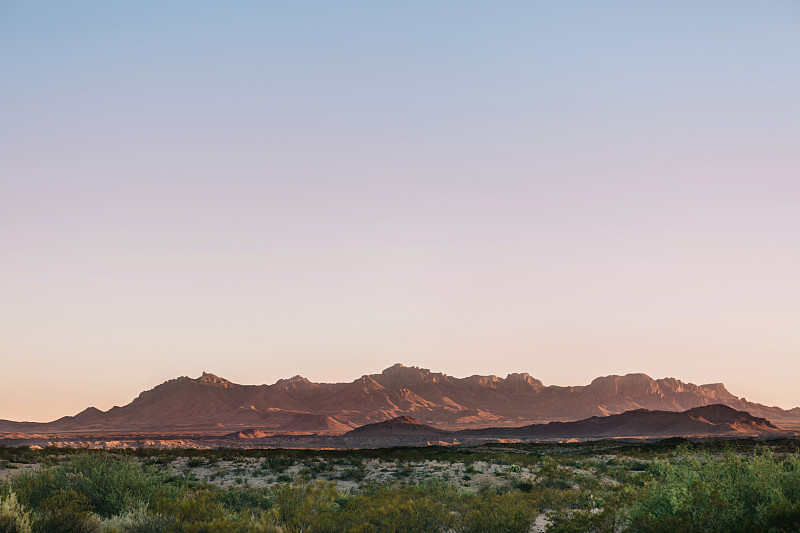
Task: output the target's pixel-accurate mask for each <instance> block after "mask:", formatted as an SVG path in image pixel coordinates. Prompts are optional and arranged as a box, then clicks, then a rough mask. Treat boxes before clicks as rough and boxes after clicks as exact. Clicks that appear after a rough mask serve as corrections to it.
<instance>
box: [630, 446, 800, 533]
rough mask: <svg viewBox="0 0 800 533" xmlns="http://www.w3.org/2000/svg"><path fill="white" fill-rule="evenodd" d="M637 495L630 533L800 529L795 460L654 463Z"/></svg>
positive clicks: (733, 457)
mask: <svg viewBox="0 0 800 533" xmlns="http://www.w3.org/2000/svg"><path fill="white" fill-rule="evenodd" d="M652 470H653V479H652V480H651V481H649V482H648V483H646V485H645V486H644V488H643V489H642V490H641V491H638V492H637V497H636V499H635V501H634V504H633V506H632V509H631V512H630V520H631V525H630V531H632V532H648V533H659V532H671V531H685V532H689V533H692V532H697V533H700V532H718V531H719V532H723V531H724V532H729V533H739V532H741V533H746V532H761V531H765V532H767V531H769V532H772V533H778V532H796V531H800V459H798V457H797V456H793V457H790V458H788V459H785V460H778V459H776V458H775V457H774V456H773V454H772V453H771V452H770V451H763V452H759V453H757V454H756V455H755V456H753V457H750V458H743V457H742V456H740V455H737V454H734V453H733V452H730V451H728V452H727V453H725V455H724V456H723V457H722V458H721V459H716V458H714V457H712V456H711V455H708V454H702V455H701V454H686V455H685V456H684V457H681V458H679V459H678V460H676V461H674V462H659V463H656V464H655V465H654V466H653V468H652Z"/></svg>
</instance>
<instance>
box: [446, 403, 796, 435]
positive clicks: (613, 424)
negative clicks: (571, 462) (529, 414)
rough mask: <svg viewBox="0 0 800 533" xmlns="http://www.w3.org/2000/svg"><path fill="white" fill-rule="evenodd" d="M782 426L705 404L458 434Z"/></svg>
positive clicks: (754, 431)
mask: <svg viewBox="0 0 800 533" xmlns="http://www.w3.org/2000/svg"><path fill="white" fill-rule="evenodd" d="M783 432H784V430H783V429H781V428H779V427H776V426H775V425H774V424H772V423H771V422H769V421H768V420H766V419H764V418H758V417H754V416H752V415H750V414H749V413H746V412H743V411H737V410H736V409H733V408H731V407H728V406H726V405H720V404H716V405H706V406H703V407H695V408H694V409H689V410H687V411H682V412H675V411H649V410H647V409H637V410H634V411H626V412H624V413H621V414H616V415H608V416H602V417H597V416H596V417H591V418H588V419H586V420H578V421H575V422H550V423H548V424H532V425H529V426H523V427H519V428H484V429H475V430H464V431H460V432H458V435H459V436H472V437H475V436H480V435H491V436H495V437H498V436H500V437H516V438H559V437H563V438H603V437H668V436H770V435H777V434H780V433H783Z"/></svg>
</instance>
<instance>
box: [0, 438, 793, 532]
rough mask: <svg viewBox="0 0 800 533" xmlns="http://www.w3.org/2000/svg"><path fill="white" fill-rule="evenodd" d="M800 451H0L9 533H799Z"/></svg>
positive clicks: (745, 447) (1, 525)
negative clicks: (532, 532)
mask: <svg viewBox="0 0 800 533" xmlns="http://www.w3.org/2000/svg"><path fill="white" fill-rule="evenodd" d="M799 446H800V443H798V442H797V441H791V440H774V441H766V442H755V441H748V440H741V441H719V442H704V443H700V444H697V443H695V444H692V443H689V442H685V441H682V440H667V441H661V442H658V443H650V444H627V443H622V442H615V441H600V442H589V443H574V444H525V445H520V444H503V445H490V446H478V447H469V448H454V447H427V448H389V449H376V450H238V451H236V450H218V451H213V450H202V451H201V450H169V451H164V450H148V449H140V450H120V451H98V450H68V449H59V448H45V449H38V450H36V449H29V448H0V533H5V532H48V533H49V532H54V533H55V532H58V533H69V532H107V533H111V532H119V533H147V532H157V531H164V532H253V533H255V532H272V533H278V532H286V533H290V532H292V533H294V532H339V531H346V532H359V533H367V532H398V533H400V532H447V533H458V532H492V533H504V532H508V533H511V532H530V531H540V532H545V531H547V532H607V533H613V532H655V533H658V532H679V531H680V532H734V533H735V532H775V533H777V532H797V531H800V457H799V456H798V451H799V450H800V448H799Z"/></svg>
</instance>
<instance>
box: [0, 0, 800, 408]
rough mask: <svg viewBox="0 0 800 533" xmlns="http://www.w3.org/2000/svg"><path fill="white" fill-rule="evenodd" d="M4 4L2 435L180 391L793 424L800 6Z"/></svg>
mask: <svg viewBox="0 0 800 533" xmlns="http://www.w3.org/2000/svg"><path fill="white" fill-rule="evenodd" d="M163 4H164V3H162V2H129V3H127V4H124V3H120V2H116V3H110V2H22V1H5V2H0V250H2V252H1V253H2V256H1V257H0V258H1V259H2V260H1V261H0V359H1V360H2V367H3V374H4V378H3V379H4V383H3V387H0V418H11V419H23V418H26V419H35V420H45V419H52V418H56V417H58V416H61V415H64V414H74V413H75V412H77V411H79V410H81V409H83V408H84V407H86V406H87V405H96V406H98V407H100V408H103V409H107V408H108V407H110V406H112V405H114V404H123V403H127V402H128V401H130V400H131V399H132V398H133V397H134V396H135V394H136V393H138V392H139V391H140V390H142V389H145V388H151V387H152V386H153V385H155V384H157V383H159V382H161V381H163V380H165V379H168V378H171V377H175V376H177V375H184V374H186V375H193V376H194V375H198V374H200V372H202V371H203V370H206V371H210V372H214V373H217V374H220V375H222V376H224V377H227V378H229V379H232V380H234V381H238V382H243V383H264V382H273V381H275V380H276V379H278V378H282V377H288V376H291V375H294V374H298V373H299V374H303V375H305V376H307V377H309V378H310V379H313V380H317V381H338V380H352V379H355V378H356V377H358V376H360V375H361V374H362V373H368V372H376V371H379V370H381V369H382V368H384V367H386V366H389V365H391V364H393V363H395V362H403V363H405V364H416V365H421V366H425V367H430V368H432V369H434V370H439V371H444V372H446V373H448V374H451V375H456V376H464V375H470V374H475V373H493V374H500V375H505V373H507V372H519V371H527V372H530V373H531V374H533V375H534V376H536V377H538V378H540V379H542V380H543V381H544V382H545V383H547V384H562V385H566V384H584V383H587V382H588V381H590V380H591V379H592V378H593V377H596V376H598V375H603V374H611V373H626V372H646V373H648V374H650V375H652V376H653V377H666V376H673V377H677V378H679V379H683V380H686V381H694V382H698V383H700V382H710V381H723V382H725V383H726V384H727V385H728V387H729V389H730V390H731V391H732V392H733V393H735V394H737V395H744V396H747V398H748V399H751V400H754V401H760V402H763V403H768V404H778V405H781V406H784V407H791V406H795V405H800V395H798V393H797V392H796V391H797V388H796V376H797V374H798V372H800V362H798V361H800V334H798V327H797V325H798V323H800V281H798V277H797V272H798V271H800V245H799V244H798V243H800V238H799V237H800V209H798V206H799V205H800V182H799V181H798V176H800V150H798V147H800V98H798V94H800V54H798V50H800V31H798V28H800V4H798V3H796V2H790V1H775V2H758V3H756V2H736V1H724V2H723V1H719V2H697V1H692V2H688V1H687V2H669V3H658V4H657V3H655V2H641V1H639V2H632V1H631V2H602V3H601V2H588V1H587V2H548V3H545V2H518V3H516V2H515V3H512V2H505V3H504V2H485V3H477V2H450V3H435V5H432V4H433V3H429V2H402V3H401V2H396V3H375V2H361V3H356V2H349V3H333V2H302V3H299V2H286V3H282V4H278V3H268V2H252V3H247V2H236V3H222V2H219V3H214V2H171V3H169V5H163Z"/></svg>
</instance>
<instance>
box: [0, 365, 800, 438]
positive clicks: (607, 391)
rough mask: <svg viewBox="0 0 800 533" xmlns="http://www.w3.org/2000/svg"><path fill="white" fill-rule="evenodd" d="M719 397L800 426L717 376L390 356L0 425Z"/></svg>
mask: <svg viewBox="0 0 800 533" xmlns="http://www.w3.org/2000/svg"><path fill="white" fill-rule="evenodd" d="M710 404H724V405H727V406H728V407H731V408H734V409H737V410H740V411H745V412H748V413H750V414H752V415H753V416H757V417H761V418H766V419H768V420H771V421H773V422H775V423H778V424H779V425H787V426H798V425H800V408H794V409H791V410H783V409H780V408H778V407H770V406H765V405H762V404H758V403H753V402H749V401H747V400H745V399H744V398H738V397H736V396H735V395H733V394H732V393H730V392H729V391H728V390H727V389H726V388H725V386H724V384H722V383H711V384H706V385H695V384H693V383H687V382H683V381H680V380H677V379H675V378H660V379H653V378H651V377H650V376H648V375H646V374H642V373H631V374H626V375H623V376H620V375H609V376H600V377H597V378H595V379H594V380H592V381H591V383H589V384H588V385H580V386H571V387H570V386H567V387H564V386H557V385H544V384H543V383H542V382H541V381H540V380H538V379H536V378H534V377H532V376H531V375H530V374H528V373H511V374H508V375H507V376H506V377H505V378H501V377H498V376H494V375H489V376H481V375H473V376H468V377H464V378H456V377H452V376H448V375H447V374H444V373H441V372H432V371H430V370H429V369H426V368H420V367H415V366H404V365H402V364H399V363H398V364H395V365H393V366H391V367H389V368H386V369H384V370H383V371H382V372H380V373H378V374H369V375H366V374H365V375H363V376H361V377H359V378H357V379H356V380H354V381H352V382H345V383H315V382H312V381H309V380H308V379H306V378H304V377H302V376H299V375H298V376H294V377H292V378H289V379H281V380H278V381H276V382H275V383H274V384H272V385H240V384H237V383H233V382H231V381H229V380H227V379H224V378H221V377H219V376H217V375H214V374H210V373H207V372H203V374H202V375H201V376H200V377H198V378H190V377H187V376H181V377H178V378H174V379H170V380H167V381H165V382H163V383H161V384H159V385H157V386H155V387H154V388H152V389H149V390H146V391H143V392H141V393H140V394H139V395H138V396H137V397H136V398H135V399H134V400H133V401H132V402H130V403H129V404H127V405H124V406H121V407H120V406H115V407H113V408H111V409H109V410H107V411H101V410H99V409H96V408H93V407H90V408H87V409H85V410H83V411H82V412H81V413H79V414H77V415H75V416H67V417H62V418H60V419H58V420H55V421H52V422H45V423H35V422H13V421H6V420H0V431H32V432H33V431H35V432H56V431H81V430H83V429H87V430H88V429H103V428H105V429H109V430H112V429H113V430H136V431H173V430H174V431H198V432H200V431H205V432H210V433H213V432H216V431H219V432H230V431H231V430H233V429H242V428H261V429H265V430H293V429H295V428H294V427H293V424H295V425H296V426H297V427H296V430H298V431H302V430H311V429H314V430H320V431H330V432H341V431H345V430H347V429H348V428H355V427H358V426H362V425H365V424H370V423H376V422H382V421H385V420H389V419H392V418H395V417H398V416H409V417H414V418H416V419H418V420H419V421H420V422H421V423H423V424H428V425H433V426H438V427H442V428H446V429H449V430H460V429H470V428H479V427H487V426H498V427H501V426H514V427H519V426H523V425H526V424H535V423H545V422H551V421H559V422H569V421H577V420H583V419H586V418H590V417H592V416H606V415H612V414H620V413H623V412H626V411H631V410H636V409H649V410H663V411H675V412H677V411H685V410H689V409H692V408H695V407H701V406H704V405H710Z"/></svg>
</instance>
